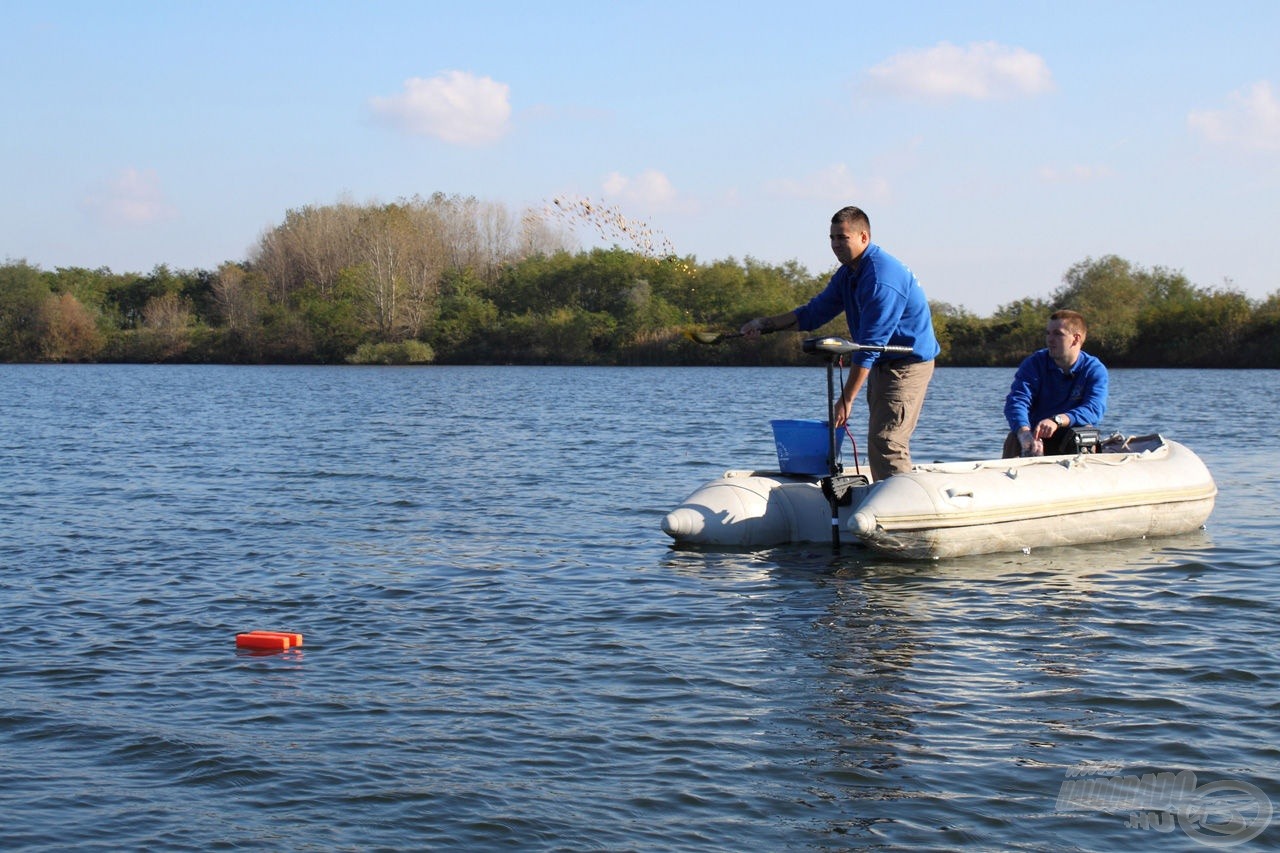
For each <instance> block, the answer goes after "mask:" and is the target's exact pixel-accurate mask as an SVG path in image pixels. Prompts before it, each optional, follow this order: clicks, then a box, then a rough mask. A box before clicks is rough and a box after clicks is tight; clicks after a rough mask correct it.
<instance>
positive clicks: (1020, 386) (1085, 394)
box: [1004, 349, 1107, 432]
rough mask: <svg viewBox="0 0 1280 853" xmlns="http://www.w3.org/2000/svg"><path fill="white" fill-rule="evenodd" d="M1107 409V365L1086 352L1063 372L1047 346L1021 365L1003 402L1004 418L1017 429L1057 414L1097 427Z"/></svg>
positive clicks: (1033, 424)
mask: <svg viewBox="0 0 1280 853" xmlns="http://www.w3.org/2000/svg"><path fill="white" fill-rule="evenodd" d="M1106 411H1107V368H1106V367H1104V366H1103V364H1102V362H1100V361H1098V359H1096V358H1094V357H1093V356H1091V355H1089V354H1088V353H1087V352H1082V353H1080V356H1079V357H1078V358H1077V359H1076V363H1075V364H1074V365H1072V366H1071V370H1070V371H1068V372H1066V373H1064V372H1063V371H1062V369H1061V368H1060V367H1058V365H1056V364H1054V363H1053V358H1051V357H1050V355H1049V350H1048V349H1041V350H1036V351H1035V352H1033V353H1032V354H1031V355H1029V356H1027V357H1026V358H1025V359H1023V360H1022V364H1020V365H1018V372H1017V373H1015V374H1014V376H1013V385H1012V387H1010V388H1009V396H1008V397H1006V398H1005V401H1004V417H1005V420H1007V421H1008V422H1009V429H1011V430H1013V431H1015V432H1016V431H1017V430H1019V429H1021V428H1022V427H1024V426H1029V427H1034V426H1035V425H1036V424H1038V423H1039V422H1040V421H1042V420H1044V419H1045V418H1052V417H1053V416H1054V415H1068V416H1069V417H1070V418H1071V425H1072V426H1077V425H1083V424H1089V425H1091V426H1098V424H1100V423H1101V422H1102V416H1103V415H1104V414H1106Z"/></svg>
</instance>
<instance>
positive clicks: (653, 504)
mask: <svg viewBox="0 0 1280 853" xmlns="http://www.w3.org/2000/svg"><path fill="white" fill-rule="evenodd" d="M1010 377H1011V371H1004V370H982V369H959V368H949V369H948V368H941V369H939V370H938V372H937V374H936V377H935V379H934V383H933V387H932V389H931V392H930V397H929V400H928V402H927V403H926V407H925V414H924V418H923V421H922V423H921V426H920V428H919V430H918V431H917V434H916V438H915V440H914V442H913V450H914V452H915V457H916V459H917V460H918V461H927V460H932V459H958V458H965V457H975V456H990V455H994V454H997V453H998V451H999V447H1000V443H1001V440H1002V438H1003V432H1004V428H1003V424H1002V421H1001V417H1000V407H1001V404H1002V401H1003V395H1004V392H1005V390H1006V389H1007V383H1008V381H1009V379H1010ZM0 394H2V395H3V396H2V397H0V399H3V400H4V406H3V410H0V494H2V495H3V504H2V505H0V648H3V652H4V654H3V657H2V658H0V847H2V848H3V849H5V850H69V849H75V850H118V849H147V850H223V849H232V848H235V849H262V850H371V849H466V850H481V849H511V850H522V851H524V850H566V851H569V850H572V851H578V850H591V849H598V850H726V851H737V850H742V849H759V850H769V851H775V850H823V851H827V850H863V849H892V850H904V849H913V850H915V849H936V850H956V849H961V848H975V849H989V850H990V849H1000V850H1054V851H1061V850H1099V851H1110V850H1139V849H1161V850H1168V849H1184V850H1194V849H1204V847H1205V846H1207V845H1224V844H1226V843H1228V842H1232V841H1237V840H1240V839H1241V838H1243V837H1245V836H1246V835H1248V834H1251V833H1253V832H1254V831H1256V830H1261V834H1260V835H1257V837H1254V838H1252V840H1250V841H1248V842H1247V843H1246V844H1245V845H1244V847H1243V849H1277V847H1278V846H1280V829H1278V828H1277V827H1276V826H1273V825H1272V821H1270V820H1269V819H1268V817H1267V814H1266V813H1265V809H1266V808H1270V804H1271V802H1273V801H1274V802H1275V803H1276V804H1277V805H1280V686H1278V685H1280V654H1278V653H1277V641H1276V638H1277V633H1278V631H1277V629H1278V628H1280V618H1278V617H1277V613H1280V576H1278V573H1277V568H1276V564H1277V561H1278V560H1280V536H1278V535H1277V533H1276V528H1275V525H1276V516H1277V497H1278V496H1280V488H1278V487H1277V484H1278V482H1280V478H1278V477H1277V473H1276V472H1277V467H1278V464H1280V461H1278V460H1280V438H1278V437H1277V430H1276V428H1275V422H1276V421H1275V416H1276V404H1277V401H1280V373H1277V372H1264V371H1259V372H1230V371H1228V372H1209V371H1141V370H1133V371H1114V372H1113V376H1112V396H1111V406H1110V410H1109V414H1108V418H1107V421H1106V423H1105V424H1104V426H1105V427H1107V428H1109V429H1110V430H1120V431H1123V432H1126V433H1144V432H1151V431H1157V430H1158V431H1161V432H1163V433H1164V434H1165V435H1167V436H1169V437H1171V438H1174V439H1177V440H1179V441H1182V442H1183V443H1185V444H1187V445H1189V446H1191V447H1192V448H1193V449H1194V450H1196V451H1197V452H1199V453H1200V455H1201V456H1202V457H1203V458H1204V459H1205V461H1206V463H1207V464H1208V466H1209V468H1210V470H1211V471H1212V472H1213V474H1214V476H1215V479H1216V480H1217V483H1218V486H1219V489H1220V490H1221V494H1220V495H1219V498H1218V504H1217V507H1216V509H1215V511H1214V514H1213V516H1212V517H1211V518H1210V521H1209V524H1208V526H1207V529H1206V530H1204V531H1201V532H1197V533H1194V534H1190V535H1187V536H1183V537H1177V538H1174V539H1169V540H1164V541H1149V542H1148V541H1137V542H1131V543H1122V544H1113V545H1106V546H1092V547H1080V548H1070V549H1057V550H1045V551H1043V552H1035V553H1031V554H1020V553H1018V554H1002V555H993V556H987V557H975V558H966V559H962V560H953V561H944V562H936V563H927V562H918V563H901V562H899V563H895V562H890V561H886V560H884V559H883V558H873V557H871V556H869V555H867V554H866V553H865V552H861V551H849V550H848V549H846V552H845V553H842V554H841V555H839V556H833V555H832V554H831V553H830V550H829V549H828V548H823V547H800V546H793V547H788V548H779V549H773V550H769V551H762V552H756V553H706V552H693V551H677V550H673V549H672V548H671V547H670V545H669V542H668V540H667V538H666V537H665V536H664V535H663V534H662V532H661V530H660V527H659V524H660V521H661V519H662V516H663V515H664V514H666V513H667V512H668V511H669V510H670V509H671V508H672V507H674V506H676V505H677V504H678V503H679V502H680V501H681V500H682V499H683V498H684V497H685V496H686V495H687V494H688V493H689V492H691V491H692V490H693V489H694V488H696V487H697V486H698V485H700V484H701V483H703V482H704V481H706V480H709V479H712V478H714V477H716V476H718V475H719V474H720V473H721V472H722V471H723V470H725V469H727V468H740V467H767V466H769V465H771V464H774V462H775V459H774V456H773V444H772V436H771V434H770V430H769V425H768V422H769V420H770V419H772V418H793V417H821V416H822V412H823V407H824V405H825V378H824V372H823V369H822V368H821V367H820V366H815V367H813V368H811V369H810V368H791V369H754V368H742V369H702V368H685V369H646V368H633V369H608V368H479V367H458V368H452V367H429V368H400V369H397V368H350V367H347V368H324V367H216V366H210V367H169V366H116V365H104V366H34V365H10V366H0ZM859 417H861V418H862V419H863V420H864V421H865V407H864V406H863V405H862V402H861V401H860V402H859V405H858V408H857V409H856V410H855V419H857V418H859ZM254 629H278V630H289V631H299V632H302V633H303V634H304V635H305V645H304V647H303V648H302V649H300V650H292V651H289V652H285V653H282V654H274V655H252V654H248V653H244V652H238V651H237V650H236V648H235V642H234V637H235V635H236V634H237V633H239V632H243V631H249V630H254ZM1144 774H1148V776H1147V781H1146V783H1145V787H1139V788H1135V785H1142V784H1143V782H1142V777H1143V775H1144ZM1178 774H1182V775H1178ZM1125 777H1136V778H1134V779H1132V780H1130V781H1126V780H1125ZM1108 780H1110V781H1108ZM1170 780H1173V781H1172V782H1171V781H1170ZM1084 782H1088V783H1090V784H1093V785H1094V787H1092V788H1088V789H1087V790H1086V789H1083V788H1081V787H1080V785H1081V784H1082V783H1084ZM1106 785H1109V786H1111V787H1110V788H1108V789H1107V790H1110V791H1111V793H1110V794H1108V795H1104V794H1103V793H1102V790H1103V789H1102V787H1100V786H1106ZM1160 785H1164V788H1162V789H1160V790H1156V789H1157V788H1159V786H1160ZM1153 790H1154V791H1155V793H1152V792H1153ZM1082 791H1083V792H1084V793H1082ZM1161 791H1163V793H1161ZM1171 791H1172V793H1170V792H1171ZM1090 792H1091V793H1090ZM1144 792H1145V793H1144ZM1233 816H1234V818H1235V819H1236V823H1234V824H1232V823H1230V820H1231V819H1232V817H1233Z"/></svg>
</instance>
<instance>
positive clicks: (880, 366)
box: [742, 207, 941, 480]
mask: <svg viewBox="0 0 1280 853" xmlns="http://www.w3.org/2000/svg"><path fill="white" fill-rule="evenodd" d="M831 251H832V252H834V253H835V256H836V260H838V261H839V262H840V268H839V269H838V270H836V273H835V275H833V276H832V277H831V281H829V282H828V283H827V286H826V288H825V289H824V290H823V291H822V292H821V293H819V294H818V295H817V296H815V297H813V299H811V300H809V302H808V304H806V305H802V306H801V307H799V308H797V309H795V310H794V311H790V312H788V313H786V314H779V315H778V316H776V317H759V318H756V319H755V320H751V321H749V322H748V323H746V324H745V325H744V326H743V327H742V333H743V335H745V336H746V337H748V338H754V337H756V336H758V335H759V334H760V333H761V332H772V331H777V330H778V329H787V328H790V327H791V326H798V327H799V328H800V330H801V331H812V330H814V329H817V328H819V327H820V326H822V325H823V324H824V323H827V322H830V321H831V320H832V319H834V318H835V316H836V315H837V314H839V313H840V312H841V311H844V315H845V318H846V320H847V321H848V323H849V334H850V335H852V337H853V340H854V342H855V343H859V344H864V345H869V346H870V345H874V346H908V347H911V355H909V356H896V357H894V356H888V355H886V354H883V353H878V352H855V353H852V354H851V356H850V361H851V366H850V371H849V378H848V379H847V380H846V381H845V383H844V390H843V391H842V392H841V394H840V399H839V400H838V401H837V402H836V407H835V409H836V410H835V425H836V427H837V428H838V427H842V426H844V424H845V422H846V421H848V420H849V413H850V412H851V411H852V409H853V401H854V399H855V398H856V397H857V396H858V392H859V391H860V390H861V389H862V386H863V385H864V384H865V385H866V386H867V407H868V409H869V412H868V423H867V457H868V461H869V462H870V464H871V476H872V477H873V478H874V479H876V480H883V479H885V478H886V477H888V476H890V475H891V474H900V473H903V472H906V471H910V470H911V448H910V442H911V433H913V432H914V431H915V428H916V422H917V421H918V420H919V419H920V410H921V408H923V407H924V395H925V392H926V391H927V390H928V388H929V380H930V378H932V377H933V360H934V359H935V358H937V357H938V353H939V352H940V351H941V347H939V346H938V339H937V337H936V336H935V335H934V333H933V317H932V316H931V315H930V314H929V302H928V300H927V299H925V295H924V290H923V289H922V288H921V287H920V282H919V281H917V280H916V277H915V274H914V273H912V272H911V270H910V269H908V268H907V266H906V265H905V264H903V263H902V261H900V260H898V259H897V258H895V257H893V255H890V254H889V253H888V252H886V251H884V250H883V249H881V248H880V247H879V246H878V245H876V244H875V243H872V242H871V221H870V220H869V219H868V218H867V214H865V213H863V212H862V210H860V209H859V208H856V207H843V208H841V209H840V210H838V211H836V213H835V215H834V216H832V217H831Z"/></svg>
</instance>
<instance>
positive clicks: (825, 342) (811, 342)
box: [800, 335, 860, 355]
mask: <svg viewBox="0 0 1280 853" xmlns="http://www.w3.org/2000/svg"><path fill="white" fill-rule="evenodd" d="M800 346H801V348H802V349H803V350H804V351H805V352H807V353H810V354H814V353H825V354H826V355H846V354H848V353H851V352H856V351H857V350H858V349H860V347H859V346H858V345H857V344H855V343H854V342H852V341H846V340H845V339H844V338H837V337H835V336H834V335H828V336H826V337H821V338H805V339H804V343H802V344H801V345H800Z"/></svg>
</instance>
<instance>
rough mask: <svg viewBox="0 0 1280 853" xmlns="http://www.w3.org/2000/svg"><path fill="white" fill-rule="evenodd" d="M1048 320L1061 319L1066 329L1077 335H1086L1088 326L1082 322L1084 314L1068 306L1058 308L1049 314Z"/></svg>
mask: <svg viewBox="0 0 1280 853" xmlns="http://www.w3.org/2000/svg"><path fill="white" fill-rule="evenodd" d="M1049 319H1050V320H1061V321H1062V325H1063V326H1065V327H1066V328H1067V331H1069V332H1072V333H1073V334H1077V335H1082V336H1084V335H1088V333H1089V327H1088V326H1087V325H1086V324H1085V322H1084V315H1083V314H1081V313H1080V312H1079V311H1072V310H1071V309H1069V308H1060V309H1058V310H1057V311H1054V312H1053V313H1052V314H1050V315H1049Z"/></svg>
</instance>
